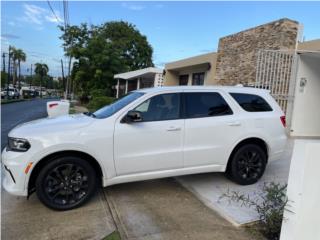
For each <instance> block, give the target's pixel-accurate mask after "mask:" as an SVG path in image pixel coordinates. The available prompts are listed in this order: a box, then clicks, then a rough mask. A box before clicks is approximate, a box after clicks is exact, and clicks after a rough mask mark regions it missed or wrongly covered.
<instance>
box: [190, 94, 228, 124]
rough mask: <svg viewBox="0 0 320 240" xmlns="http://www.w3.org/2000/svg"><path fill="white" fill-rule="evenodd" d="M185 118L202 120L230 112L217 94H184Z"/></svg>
mask: <svg viewBox="0 0 320 240" xmlns="http://www.w3.org/2000/svg"><path fill="white" fill-rule="evenodd" d="M185 103H186V118H202V117H213V116H223V115H229V114H232V110H231V109H230V107H229V105H228V104H227V103H226V101H225V100H224V99H223V98H222V96H221V95H220V94H219V93H215V92H194V93H185Z"/></svg>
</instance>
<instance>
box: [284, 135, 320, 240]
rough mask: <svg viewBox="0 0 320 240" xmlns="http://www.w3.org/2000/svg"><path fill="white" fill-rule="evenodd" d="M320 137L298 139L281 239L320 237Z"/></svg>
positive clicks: (295, 144) (305, 239)
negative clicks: (319, 183) (315, 138)
mask: <svg viewBox="0 0 320 240" xmlns="http://www.w3.org/2000/svg"><path fill="white" fill-rule="evenodd" d="M319 169H320V138H319V139H318V140H310V139H309V140H308V139H298V140H295V142H294V150H293V153H292V159H291V165H290V173H289V181H288V189H287V196H288V199H289V203H288V206H287V207H286V211H285V212H284V219H283V223H282V229H281V236H280V240H302V239H303V240H316V239H320V228H319V223H320V208H319V200H320V188H319V185H318V182H319Z"/></svg>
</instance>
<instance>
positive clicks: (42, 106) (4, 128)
mask: <svg viewBox="0 0 320 240" xmlns="http://www.w3.org/2000/svg"><path fill="white" fill-rule="evenodd" d="M52 100H53V99H33V100H30V101H24V102H17V103H9V104H3V105H1V151H2V150H3V148H4V147H5V146H6V144H7V136H8V133H9V132H10V130H11V129H13V128H14V127H15V126H17V125H19V124H21V123H24V122H29V121H32V120H35V119H38V118H44V117H46V116H47V111H46V103H47V102H48V101H52Z"/></svg>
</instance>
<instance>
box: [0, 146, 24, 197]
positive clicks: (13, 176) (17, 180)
mask: <svg viewBox="0 0 320 240" xmlns="http://www.w3.org/2000/svg"><path fill="white" fill-rule="evenodd" d="M27 156H28V154H27V152H12V151H7V150H6V148H5V149H4V150H3V152H2V156H1V158H2V171H3V172H4V178H3V181H2V185H3V188H4V189H5V190H6V191H7V192H9V193H10V194H13V195H17V196H28V189H27V187H26V182H27V181H26V180H27V178H28V177H29V175H28V174H26V173H25V168H26V167H27V165H28V164H29V162H30V161H29V159H28V158H27Z"/></svg>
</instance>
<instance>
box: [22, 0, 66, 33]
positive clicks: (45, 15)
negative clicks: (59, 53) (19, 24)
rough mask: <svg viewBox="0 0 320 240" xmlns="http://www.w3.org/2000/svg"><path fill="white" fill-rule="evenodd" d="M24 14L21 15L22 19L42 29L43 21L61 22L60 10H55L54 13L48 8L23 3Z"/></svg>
mask: <svg viewBox="0 0 320 240" xmlns="http://www.w3.org/2000/svg"><path fill="white" fill-rule="evenodd" d="M23 9H24V15H23V16H22V20H23V21H25V22H28V23H31V24H35V25H37V26H36V29H38V30H42V29H43V27H42V25H43V23H45V22H51V23H59V22H62V18H61V17H60V12H59V11H57V10H55V11H54V12H55V15H54V14H53V12H51V11H50V10H48V9H45V8H42V7H39V6H36V5H33V4H27V3H25V4H23Z"/></svg>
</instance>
